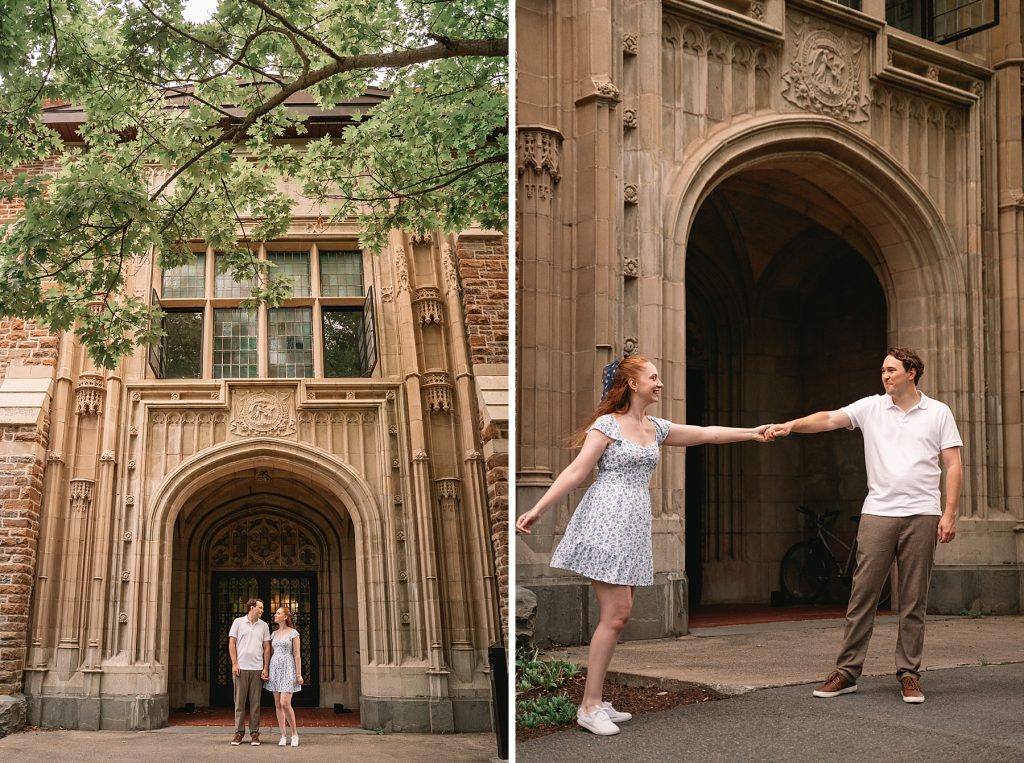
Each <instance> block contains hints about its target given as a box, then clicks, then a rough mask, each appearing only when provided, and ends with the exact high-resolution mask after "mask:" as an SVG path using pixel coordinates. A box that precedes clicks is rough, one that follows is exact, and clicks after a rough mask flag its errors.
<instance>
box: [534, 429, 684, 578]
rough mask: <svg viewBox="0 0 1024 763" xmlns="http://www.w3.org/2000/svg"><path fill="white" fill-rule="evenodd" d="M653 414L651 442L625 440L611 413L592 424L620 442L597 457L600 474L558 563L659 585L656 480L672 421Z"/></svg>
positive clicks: (578, 510)
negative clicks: (653, 516)
mask: <svg viewBox="0 0 1024 763" xmlns="http://www.w3.org/2000/svg"><path fill="white" fill-rule="evenodd" d="M647 418H649V419H650V420H651V421H652V422H654V430H655V433H656V437H655V441H654V442H653V443H651V444H650V445H648V446H643V445H638V444H637V443H635V442H630V441H629V440H627V439H625V438H624V437H623V436H622V432H621V430H620V429H619V422H618V419H616V418H615V416H613V415H611V414H606V415H604V416H600V417H598V419H597V420H596V421H595V422H594V423H593V424H592V425H591V427H590V428H591V429H596V430H598V431H599V432H601V433H602V434H605V435H607V436H608V437H610V438H612V440H614V442H612V443H610V444H609V445H608V447H607V448H605V451H604V453H602V454H601V458H600V459H599V460H598V462H597V478H596V479H595V480H594V482H593V484H592V485H591V486H590V489H589V490H587V492H586V495H584V496H583V500H582V501H580V505H579V506H577V507H576V511H575V513H574V514H573V515H572V519H570V520H569V525H568V526H567V527H566V528H565V535H564V536H563V537H562V542H561V543H559V544H558V548H556V549H555V553H554V556H552V557H551V566H552V567H557V568H558V569H562V570H571V571H572V572H576V573H578V574H580V575H583V576H584V577H587V578H590V579H591V580H600V581H602V582H604V583H615V584H618V585H654V557H653V554H652V552H651V490H650V484H651V476H652V475H653V474H654V470H655V469H656V468H657V466H658V456H659V454H660V451H659V448H660V447H661V444H662V443H663V442H664V441H665V438H666V437H668V432H669V428H670V427H671V426H672V424H671V422H669V421H666V420H665V419H657V418H655V417H654V416H648V417H647ZM588 431H589V430H588Z"/></svg>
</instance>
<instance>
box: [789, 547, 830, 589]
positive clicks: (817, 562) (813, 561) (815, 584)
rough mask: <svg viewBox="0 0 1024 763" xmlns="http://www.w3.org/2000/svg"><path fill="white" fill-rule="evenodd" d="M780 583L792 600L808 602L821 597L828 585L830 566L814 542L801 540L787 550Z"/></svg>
mask: <svg viewBox="0 0 1024 763" xmlns="http://www.w3.org/2000/svg"><path fill="white" fill-rule="evenodd" d="M779 584H780V585H781V586H782V591H783V593H785V594H786V597H787V598H788V599H789V600H790V601H794V602H798V603H806V602H810V601H814V600H815V599H818V598H820V597H821V595H822V594H823V593H824V592H825V587H826V586H827V585H828V567H827V566H826V564H825V560H824V559H822V558H821V554H820V553H818V549H817V547H816V546H815V545H814V544H813V543H810V542H809V541H801V542H800V543H797V544H796V545H794V546H792V547H791V548H790V549H789V551H787V552H786V555H785V556H783V557H782V564H781V565H780V566H779Z"/></svg>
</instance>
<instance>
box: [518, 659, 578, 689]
mask: <svg viewBox="0 0 1024 763" xmlns="http://www.w3.org/2000/svg"><path fill="white" fill-rule="evenodd" d="M537 654H538V653H537V650H534V652H533V654H532V655H529V656H527V657H524V658H521V659H518V660H516V690H517V691H529V690H530V689H545V690H547V691H551V690H552V689H557V688H558V687H560V686H561V685H562V684H563V683H565V681H566V679H569V678H572V677H573V676H576V675H579V672H580V670H581V668H580V666H579V665H577V664H576V663H574V662H567V661H566V660H552V661H551V662H541V661H540V660H538V659H537Z"/></svg>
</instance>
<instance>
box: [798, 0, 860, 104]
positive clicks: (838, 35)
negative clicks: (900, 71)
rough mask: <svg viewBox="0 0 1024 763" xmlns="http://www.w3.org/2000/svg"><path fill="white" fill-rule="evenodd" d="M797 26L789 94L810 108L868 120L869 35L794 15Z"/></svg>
mask: <svg viewBox="0 0 1024 763" xmlns="http://www.w3.org/2000/svg"><path fill="white" fill-rule="evenodd" d="M787 22H788V28H789V29H790V30H792V35H791V41H790V42H789V47H790V50H789V61H788V64H789V65H788V67H787V68H786V70H785V71H784V72H783V73H782V81H783V82H784V83H785V84H784V88H783V91H782V95H783V97H784V98H785V99H786V100H787V101H789V102H790V103H792V104H794V105H796V106H799V107H800V108H802V109H807V110H808V111H816V112H818V113H820V114H827V115H828V116H832V117H835V118H837V119H842V120H844V121H846V122H852V123H856V122H865V121H867V119H868V112H867V106H868V95H867V86H866V82H865V72H866V69H867V50H866V45H865V40H864V37H862V36H861V35H858V34H854V33H852V32H849V31H845V30H844V31H839V30H834V29H832V28H831V27H828V26H826V25H824V24H822V23H821V22H818V21H814V20H812V19H811V18H810V17H808V16H793V15H791V16H790V17H789V18H788V19H787Z"/></svg>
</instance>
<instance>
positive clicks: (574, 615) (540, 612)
mask: <svg viewBox="0 0 1024 763" xmlns="http://www.w3.org/2000/svg"><path fill="white" fill-rule="evenodd" d="M531 590H532V591H533V592H534V594H535V595H536V597H537V621H536V626H535V629H534V643H535V644H536V645H537V646H539V647H548V646H552V645H573V644H585V643H587V642H589V641H590V637H591V635H592V633H593V630H594V628H595V627H596V625H597V621H598V618H599V610H598V606H597V599H596V597H595V596H594V594H593V592H592V591H591V587H590V583H589V582H587V581H585V580H580V582H578V583H568V584H564V585H557V586H556V585H551V586H544V585H534V586H531ZM687 622H688V618H687V613H686V577H685V576H678V577H677V576H672V577H671V578H670V577H669V576H667V575H658V576H655V580H654V585H653V586H642V587H638V588H637V589H636V594H635V597H634V599H633V613H632V617H631V618H630V622H629V624H628V625H627V626H626V628H625V630H624V631H623V632H622V640H623V641H638V640H641V639H652V638H665V637H667V636H681V635H683V634H685V633H686V630H687Z"/></svg>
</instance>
